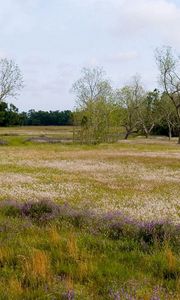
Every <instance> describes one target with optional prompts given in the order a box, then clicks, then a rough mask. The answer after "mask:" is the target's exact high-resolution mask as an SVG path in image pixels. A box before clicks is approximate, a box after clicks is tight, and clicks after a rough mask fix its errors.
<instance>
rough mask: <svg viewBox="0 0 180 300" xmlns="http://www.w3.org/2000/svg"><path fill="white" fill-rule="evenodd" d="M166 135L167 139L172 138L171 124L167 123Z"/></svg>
mask: <svg viewBox="0 0 180 300" xmlns="http://www.w3.org/2000/svg"><path fill="white" fill-rule="evenodd" d="M168 136H169V141H170V140H171V138H172V130H171V125H170V124H168Z"/></svg>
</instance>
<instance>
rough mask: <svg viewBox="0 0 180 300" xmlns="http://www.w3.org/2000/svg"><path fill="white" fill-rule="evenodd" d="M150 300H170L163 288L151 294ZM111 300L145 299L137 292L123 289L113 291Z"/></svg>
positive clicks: (157, 288) (158, 287)
mask: <svg viewBox="0 0 180 300" xmlns="http://www.w3.org/2000/svg"><path fill="white" fill-rule="evenodd" d="M150 294H151V295H150V297H148V299H149V300H161V299H169V296H168V293H167V291H166V290H165V289H163V288H162V287H161V286H157V287H155V288H154V289H153V290H152V291H151V293H150ZM109 296H110V299H112V300H143V299H144V297H142V298H141V297H140V296H138V293H137V290H136V289H133V290H132V291H129V289H124V288H121V289H120V290H118V291H113V290H111V291H110V293H109Z"/></svg>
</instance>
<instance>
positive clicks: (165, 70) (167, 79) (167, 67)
mask: <svg viewBox="0 0 180 300" xmlns="http://www.w3.org/2000/svg"><path fill="white" fill-rule="evenodd" d="M155 58H156V62H157V65H158V68H159V71H160V81H161V85H162V86H163V89H164V91H165V92H166V94H167V95H168V96H169V99H170V100H171V101H172V103H173V105H174V107H175V110H176V114H177V121H178V136H179V137H178V144H180V68H179V63H180V57H179V56H177V55H175V54H174V53H173V50H172V48H171V47H169V46H166V47H162V48H160V49H156V52H155Z"/></svg>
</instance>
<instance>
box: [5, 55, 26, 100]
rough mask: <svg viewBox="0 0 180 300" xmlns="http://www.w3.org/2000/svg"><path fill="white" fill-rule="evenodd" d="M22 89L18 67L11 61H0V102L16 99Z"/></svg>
mask: <svg viewBox="0 0 180 300" xmlns="http://www.w3.org/2000/svg"><path fill="white" fill-rule="evenodd" d="M22 87H23V79H22V75H21V71H20V69H19V67H18V65H17V64H16V63H15V62H14V61H13V60H8V59H6V58H3V59H0V101H5V100H6V99H7V97H16V96H17V94H18V92H19V91H20V90H21V88H22Z"/></svg>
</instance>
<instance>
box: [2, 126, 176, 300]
mask: <svg viewBox="0 0 180 300" xmlns="http://www.w3.org/2000/svg"><path fill="white" fill-rule="evenodd" d="M72 139H73V128H72V127H27V128H26V127H19V128H1V129H0V144H1V145H0V191H1V193H0V200H1V202H0V232H1V234H0V299H2V300H3V299H4V300H5V299H52V300H55V299H114V300H118V299H134V300H136V299H142V300H143V299H144V300H158V299H162V300H163V299H176V300H178V299H180V146H179V145H177V141H176V139H172V141H170V142H169V141H168V139H166V138H155V137H154V138H150V139H144V138H142V137H136V138H133V139H130V140H128V141H124V140H120V141H119V142H118V143H114V144H100V145H91V146H90V145H89V146H88V145H78V144H73V143H72Z"/></svg>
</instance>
